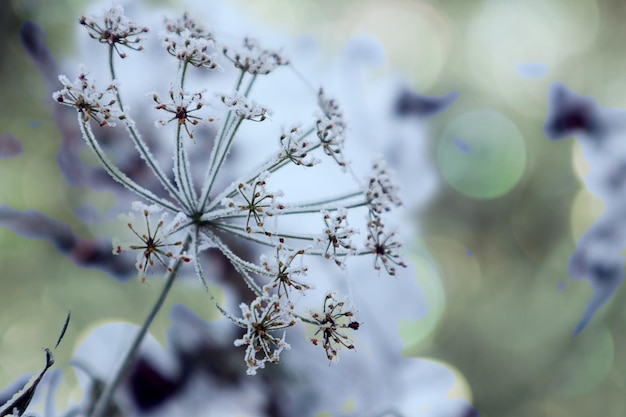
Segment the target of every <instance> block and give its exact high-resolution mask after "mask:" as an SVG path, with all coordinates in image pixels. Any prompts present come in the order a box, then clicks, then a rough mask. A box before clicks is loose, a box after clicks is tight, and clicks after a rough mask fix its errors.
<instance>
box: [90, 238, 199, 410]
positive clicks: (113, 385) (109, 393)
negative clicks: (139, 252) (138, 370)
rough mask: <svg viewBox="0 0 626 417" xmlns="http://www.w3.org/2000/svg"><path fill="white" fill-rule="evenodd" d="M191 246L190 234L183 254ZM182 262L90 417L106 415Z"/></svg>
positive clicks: (168, 279) (170, 276)
mask: <svg viewBox="0 0 626 417" xmlns="http://www.w3.org/2000/svg"><path fill="white" fill-rule="evenodd" d="M190 244H191V235H190V234H189V235H187V238H186V239H185V241H184V242H183V246H182V248H181V253H183V252H186V251H187V249H189V245H190ZM182 262H183V261H182V259H177V260H176V263H174V266H173V268H172V272H169V273H168V274H167V276H166V279H165V285H164V286H163V289H162V290H161V294H160V295H159V298H158V299H157V301H156V303H155V304H154V306H152V310H151V311H150V314H148V317H147V318H146V320H145V321H144V323H143V325H142V326H141V329H139V331H138V332H137V335H136V336H135V339H134V340H133V343H132V344H131V346H130V348H129V349H128V352H126V355H125V356H124V359H123V360H122V363H121V364H120V366H119V368H118V369H117V370H116V372H115V375H114V376H113V379H112V380H111V382H109V384H108V385H107V386H106V387H105V389H104V391H102V394H101V395H100V397H99V398H98V401H97V403H96V406H95V407H94V410H93V412H92V413H91V415H90V416H89V417H103V416H104V415H105V412H106V410H107V408H108V406H109V403H110V402H111V400H112V399H113V394H114V393H115V390H116V389H117V387H118V385H119V383H120V381H121V380H122V377H123V376H124V375H125V374H126V373H127V371H128V368H129V367H130V365H131V364H132V361H133V359H134V358H135V354H136V353H137V351H138V350H139V347H140V346H141V342H143V339H144V337H145V336H146V334H147V333H148V329H149V328H150V325H152V322H153V321H154V319H155V318H156V316H157V314H158V313H159V311H160V310H161V308H162V307H163V304H164V303H165V299H166V298H167V296H168V294H169V292H170V290H171V289H172V285H173V284H174V280H175V279H176V275H177V273H178V269H179V268H180V265H181V264H182Z"/></svg>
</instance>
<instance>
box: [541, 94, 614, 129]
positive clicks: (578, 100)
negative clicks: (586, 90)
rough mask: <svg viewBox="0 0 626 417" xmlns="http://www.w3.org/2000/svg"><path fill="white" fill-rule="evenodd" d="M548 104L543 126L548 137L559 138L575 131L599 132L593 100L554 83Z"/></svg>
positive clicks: (600, 126)
mask: <svg viewBox="0 0 626 417" xmlns="http://www.w3.org/2000/svg"><path fill="white" fill-rule="evenodd" d="M548 104H549V110H548V117H547V118H546V122H545V124H544V127H543V129H544V132H545V134H546V136H548V138H550V139H552V140H559V139H563V138H566V137H569V136H571V135H573V134H576V133H581V134H587V135H593V134H600V133H601V130H602V123H601V121H600V115H599V109H598V105H597V104H596V102H595V100H593V99H591V98H588V97H584V96H581V95H578V94H576V93H574V92H572V91H571V90H569V89H568V88H567V87H566V86H564V85H563V84H561V83H555V84H553V85H552V86H551V88H550V95H549V99H548Z"/></svg>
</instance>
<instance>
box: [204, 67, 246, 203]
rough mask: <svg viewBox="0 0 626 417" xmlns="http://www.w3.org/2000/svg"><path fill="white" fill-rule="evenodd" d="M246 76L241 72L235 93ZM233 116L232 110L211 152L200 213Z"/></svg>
mask: <svg viewBox="0 0 626 417" xmlns="http://www.w3.org/2000/svg"><path fill="white" fill-rule="evenodd" d="M244 75H246V72H245V71H241V74H239V77H238V78H237V81H236V82H235V91H239V89H240V88H241V83H242V81H243V77H244ZM232 114H233V111H232V110H229V111H228V113H226V120H224V124H223V125H222V129H221V131H220V134H219V137H218V138H217V140H216V141H215V143H214V144H213V150H212V151H211V155H210V156H209V164H208V167H207V171H206V175H205V178H204V187H203V188H202V191H201V193H200V204H199V206H198V210H199V211H204V208H205V206H206V203H207V202H208V200H209V194H210V192H211V187H212V186H213V181H214V180H215V176H216V175H217V171H216V170H215V169H214V168H215V161H216V160H217V156H218V155H219V151H220V149H221V148H222V142H223V141H224V136H225V135H226V133H227V132H228V131H229V130H230V127H231V120H230V118H231V116H232Z"/></svg>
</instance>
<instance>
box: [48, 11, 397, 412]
mask: <svg viewBox="0 0 626 417" xmlns="http://www.w3.org/2000/svg"><path fill="white" fill-rule="evenodd" d="M80 23H81V24H82V25H83V26H85V27H86V29H87V31H88V33H89V36H90V37H91V38H93V39H95V40H97V41H99V42H100V43H102V44H105V46H106V47H107V48H108V64H109V79H107V80H104V81H102V80H99V81H97V80H95V79H93V77H92V76H91V75H90V73H89V69H88V68H84V69H81V71H80V73H79V75H78V77H77V78H76V80H75V81H70V80H69V78H68V77H66V76H60V77H59V80H60V82H61V84H62V89H60V90H58V91H56V92H55V93H54V94H53V98H54V100H56V101H57V102H58V103H60V104H62V105H65V106H70V107H72V108H74V109H76V114H77V123H78V125H79V127H80V131H81V133H82V136H83V138H84V140H85V142H86V143H87V145H88V147H89V148H90V149H91V150H92V151H93V153H94V154H95V156H96V157H97V159H98V161H99V162H100V164H101V165H102V167H103V168H104V169H105V170H106V172H107V173H108V175H109V176H110V177H111V178H113V179H114V180H115V181H117V182H118V183H119V184H121V185H122V186H124V187H125V188H126V189H127V190H129V191H130V192H132V193H133V194H134V195H135V196H136V199H137V201H136V202H134V203H133V204H132V209H133V211H135V212H138V213H139V215H140V217H141V218H142V219H141V220H140V221H136V220H135V219H134V218H133V217H128V218H125V219H124V221H125V223H126V224H127V226H128V228H129V230H130V233H129V235H130V236H131V240H130V241H128V242H123V241H121V240H118V239H116V240H115V241H114V242H113V253H114V254H120V253H122V252H126V251H131V252H136V256H137V258H136V267H137V270H138V272H139V276H140V277H141V279H142V281H145V280H146V279H147V276H148V272H150V271H151V270H152V269H156V268H163V269H164V270H165V272H166V283H165V285H164V288H163V291H162V294H161V297H160V299H159V301H158V302H157V304H156V305H155V306H154V307H153V310H152V311H151V313H150V315H149V317H148V318H147V319H146V321H145V323H144V325H143V327H142V328H141V330H140V331H139V333H138V335H137V337H136V340H135V341H134V342H133V345H132V347H131V349H130V351H129V352H128V354H127V355H126V357H125V358H124V360H123V362H122V364H121V365H120V367H119V369H118V370H117V371H116V374H115V377H114V378H113V379H112V381H111V382H110V383H109V384H108V385H107V387H106V389H105V391H104V393H103V394H102V396H101V397H100V400H99V402H98V405H97V407H96V408H95V410H94V412H93V414H92V415H97V416H99V415H102V413H103V412H104V410H105V409H106V407H107V404H108V403H109V401H110V399H111V396H112V394H113V391H114V390H115V388H116V385H117V384H118V383H119V380H120V378H121V375H122V374H123V373H124V371H125V370H126V368H127V367H128V365H129V363H130V360H131V358H132V357H133V355H134V353H135V351H136V349H137V348H138V346H139V344H140V342H141V340H142V339H143V337H144V336H145V334H146V333H147V330H148V328H149V326H150V324H151V322H152V320H153V319H154V317H155V316H156V314H157V313H158V311H159V310H160V308H161V306H162V305H163V302H164V300H165V298H166V296H167V294H168V291H169V290H170V288H171V287H172V284H173V282H174V280H175V279H176V277H177V276H179V275H180V274H181V273H184V272H185V270H188V271H190V272H191V271H193V273H194V274H195V275H196V276H197V277H198V279H199V280H200V282H201V283H202V285H203V286H204V288H205V290H206V291H207V292H208V294H209V297H210V299H211V300H212V301H213V302H214V303H215V305H216V307H217V309H218V310H219V311H220V312H221V313H222V315H223V316H224V317H226V318H227V319H229V320H230V321H231V322H232V323H233V324H234V325H236V326H239V327H241V328H242V336H241V337H240V338H238V339H237V340H235V341H234V344H235V346H241V347H245V352H244V359H245V363H246V365H247V373H248V374H251V375H252V374H255V373H256V372H257V371H258V370H259V369H261V368H264V367H265V365H266V364H267V363H268V362H269V363H277V362H279V361H280V355H281V353H282V352H283V350H286V349H289V348H290V345H289V342H288V337H287V330H289V329H290V328H291V327H293V326H295V325H296V324H298V323H304V324H306V325H308V326H311V327H312V329H311V335H312V336H311V342H312V343H313V344H314V345H318V346H320V347H321V348H323V349H324V351H325V353H326V356H327V357H328V359H330V360H332V361H336V360H337V358H338V351H339V350H340V349H341V348H346V349H353V348H354V343H353V341H352V339H351V338H352V333H353V332H354V331H356V330H358V329H359V327H360V325H361V324H360V323H359V322H358V321H357V319H356V310H355V308H354V307H353V306H352V304H351V303H350V301H349V300H347V299H345V298H344V297H341V298H339V299H338V298H335V297H336V296H335V294H334V293H333V292H332V290H331V289H328V290H327V291H324V292H323V294H324V295H323V299H321V300H319V302H314V303H312V304H313V305H319V306H322V309H321V310H319V311H316V310H312V309H310V308H299V305H298V302H299V301H300V300H301V299H302V298H304V297H308V296H309V294H311V295H312V296H315V295H318V294H317V293H315V292H313V291H312V288H313V287H314V286H315V284H316V274H323V273H327V272H323V271H321V270H320V271H317V270H315V269H314V268H313V267H310V266H309V265H307V264H308V263H309V262H310V260H312V258H314V257H318V258H321V259H328V260H329V263H330V264H331V265H332V264H336V265H337V266H339V267H340V268H341V269H343V268H346V260H347V259H348V258H350V257H353V256H370V257H372V273H377V272H376V270H384V271H385V272H386V273H388V274H389V275H395V274H396V271H397V268H398V267H403V266H405V263H404V261H403V259H402V256H401V253H400V250H401V244H400V243H399V242H398V241H397V240H396V234H395V233H394V232H393V231H389V227H388V226H387V225H386V223H385V217H386V215H387V214H388V212H389V211H390V210H392V209H394V208H395V207H397V206H399V205H400V200H399V197H398V195H397V187H395V186H394V185H393V183H392V181H391V179H390V174H389V170H388V169H387V166H386V164H385V162H384V161H382V160H380V159H379V160H376V161H375V162H374V164H373V166H372V172H371V174H370V175H369V176H368V177H367V178H359V177H358V176H357V175H356V174H354V173H353V171H352V170H351V167H350V163H349V159H348V158H347V155H346V154H345V149H344V142H345V141H346V140H347V134H348V132H349V123H348V121H346V120H345V117H344V113H343V111H342V108H341V105H340V103H338V102H337V100H335V99H333V98H331V97H329V96H328V95H327V93H326V91H325V90H323V89H322V88H320V89H319V90H318V91H317V92H316V93H312V94H317V97H316V99H317V110H315V111H314V112H312V115H311V116H310V117H309V119H308V120H307V119H306V117H307V116H308V115H307V114H304V115H303V119H304V120H294V121H293V122H292V124H290V125H289V126H286V127H285V126H283V127H281V129H279V130H278V131H276V132H275V134H274V136H273V137H267V133H266V132H267V130H261V129H259V132H260V133H258V134H256V135H255V134H254V133H252V134H247V135H242V134H241V132H242V130H243V129H244V127H248V126H253V127H254V126H260V124H263V123H266V122H267V121H268V120H269V119H271V118H272V117H273V112H272V110H271V109H270V108H269V107H268V106H266V105H264V104H261V103H258V102H256V101H255V99H254V94H253V90H254V89H253V87H255V86H256V85H257V84H260V83H263V80H264V78H265V77H274V76H280V72H281V71H287V70H289V67H290V65H291V64H290V62H289V60H288V59H287V58H286V57H285V56H284V54H283V53H282V52H281V51H276V50H271V49H266V48H264V47H263V46H262V45H260V43H259V42H258V41H256V40H254V39H252V38H245V39H244V40H243V43H242V45H241V46H239V47H235V46H232V45H225V44H222V41H221V40H220V38H219V36H218V35H217V34H214V33H212V32H210V31H209V30H207V29H205V28H203V27H202V25H200V24H199V23H197V22H195V21H194V20H193V19H192V18H190V17H189V16H188V15H183V16H182V17H181V18H180V19H177V20H166V21H165V25H164V29H163V31H162V32H161V34H160V38H161V40H162V45H163V47H164V48H165V50H166V51H167V53H168V54H169V55H170V56H171V57H172V59H174V60H176V61H177V62H178V65H177V68H178V70H177V73H176V74H174V76H173V77H172V78H173V79H163V80H162V82H163V85H158V86H154V88H155V89H162V90H166V91H167V94H166V95H161V94H159V93H156V92H146V94H147V97H146V99H145V100H146V106H152V107H153V108H154V109H155V110H156V111H158V112H159V113H160V116H159V117H158V118H157V119H156V120H155V122H154V125H155V126H156V127H157V128H160V129H161V130H166V133H171V138H170V139H169V142H165V143H159V146H158V149H157V151H158V152H157V151H155V152H154V153H153V152H152V151H151V148H150V146H149V144H148V141H147V140H144V139H143V136H142V134H141V133H140V130H139V128H138V125H139V123H136V119H135V118H134V117H135V115H134V114H133V112H131V111H130V109H129V107H128V106H127V104H126V97H125V96H124V94H123V92H124V91H125V87H126V86H125V85H123V84H122V83H121V82H120V80H119V79H118V76H117V74H116V70H115V68H116V61H117V60H118V59H135V56H134V54H132V53H131V52H133V51H141V50H142V49H143V44H142V42H143V41H144V39H143V38H144V36H147V35H146V34H148V33H149V29H148V28H147V27H144V26H141V25H138V24H136V23H134V22H132V21H131V20H130V19H129V18H127V17H126V16H125V14H124V10H123V8H122V7H121V6H119V5H114V6H112V7H111V8H110V10H108V11H107V12H106V13H105V14H104V16H103V17H100V18H91V17H82V18H81V19H80ZM129 50H130V51H129ZM194 67H195V68H194ZM192 71H205V72H208V73H209V75H208V76H207V78H206V79H207V80H211V78H210V77H211V73H214V72H220V74H225V73H226V74H231V73H232V74H233V77H232V86H228V87H227V86H224V85H222V84H220V85H219V86H215V85H214V84H212V83H211V82H207V83H206V88H205V89H202V90H196V89H193V88H192V87H190V86H189V83H188V82H187V80H188V78H189V74H190V73H191V72H192ZM141 75H142V74H136V76H137V77H141ZM229 88H230V90H228V91H226V92H224V91H223V90H224V89H229ZM312 110H313V109H312ZM143 114H145V113H143ZM143 114H142V116H141V117H144V116H143ZM120 126H121V128H120ZM213 126H217V128H216V129H214V128H213ZM110 129H112V130H113V132H114V133H113V135H114V137H115V140H116V141H117V142H118V143H124V145H123V146H124V147H125V148H126V149H125V151H124V152H126V153H135V154H137V155H138V156H139V157H140V159H141V161H142V163H143V164H145V168H146V169H147V171H148V172H149V173H150V174H151V177H152V178H153V179H152V180H150V181H146V180H145V178H143V177H136V176H134V175H133V173H131V172H126V170H125V169H124V167H123V166H122V165H120V164H119V163H117V162H116V157H115V156H113V155H111V154H110V152H108V151H107V147H106V145H105V144H104V141H103V139H102V138H103V137H105V136H107V135H108V136H110V135H111V134H110V133H107V130H110ZM250 131H252V130H248V132H250ZM251 136H252V137H251ZM250 140H254V141H256V142H263V146H262V148H261V149H264V150H266V156H265V159H264V161H262V162H260V163H259V164H258V165H256V166H253V167H250V166H247V165H245V164H241V163H238V164H237V165H236V166H229V163H230V165H233V163H232V153H231V150H232V149H233V146H234V145H236V146H241V147H245V146H246V141H250ZM122 141H126V142H122ZM198 142H204V143H207V142H208V143H210V144H211V147H210V149H211V150H210V152H206V153H201V154H199V153H198V150H197V149H198V148H200V147H199V146H196V145H197V144H198ZM255 146H256V147H257V148H258V145H257V144H255ZM163 152H171V154H170V156H171V158H163V155H162V153H163ZM333 165H335V167H332V166H333ZM329 166H331V168H332V169H336V167H338V168H339V169H338V170H337V172H338V173H339V174H340V175H343V176H346V177H348V178H350V179H352V180H353V186H352V188H351V189H348V190H346V191H342V190H340V189H338V187H336V186H334V185H333V184H327V183H326V182H324V181H325V180H324V178H327V177H325V176H324V172H325V170H327V169H329ZM289 169H291V170H294V169H295V170H298V171H299V173H298V175H302V176H310V177H316V176H320V178H321V181H322V184H320V185H319V187H318V190H317V191H319V190H322V191H324V192H325V195H324V196H322V197H320V198H311V199H310V200H308V201H295V200H294V199H292V198H290V196H289V193H283V192H282V191H281V190H280V189H278V187H277V186H276V185H275V183H276V182H277V181H275V178H276V177H277V175H278V174H277V173H278V172H281V174H282V173H283V172H284V171H285V170H289ZM233 172H236V173H237V175H238V178H236V179H235V180H232V177H231V176H230V175H231V173H233ZM290 172H296V171H290ZM146 184H149V185H146ZM314 194H316V193H312V195H314ZM298 217H300V218H301V220H298V221H294V218H298ZM170 218H171V220H170ZM355 223H356V224H358V223H362V224H363V225H364V227H365V228H366V230H359V229H358V228H357V227H353V226H352V224H355ZM316 225H317V226H316ZM315 229H317V230H318V232H317V233H315ZM359 237H361V242H360V243H359V242H358V238H359ZM238 241H239V242H241V244H239V243H237V242H238ZM250 243H252V244H254V245H255V246H257V248H259V250H260V251H261V252H262V253H264V254H263V255H262V256H261V257H260V259H259V260H258V261H255V260H252V259H249V257H248V256H246V255H245V254H244V252H243V251H242V250H241V247H242V245H244V244H250ZM209 248H211V249H216V250H218V251H220V252H221V253H222V255H223V256H224V257H225V258H226V259H227V260H228V261H229V262H230V264H231V265H232V266H233V268H234V269H235V270H236V271H237V273H238V274H239V276H240V277H241V279H242V280H243V282H244V283H245V285H246V286H247V287H248V288H249V297H247V299H248V300H251V301H247V302H243V303H241V305H240V313H237V312H234V311H232V310H233V309H232V306H227V305H222V303H221V302H220V301H219V298H218V297H217V296H215V295H214V294H213V292H212V290H211V285H209V280H210V277H209V276H208V274H207V272H206V271H205V267H204V266H203V263H202V262H201V253H202V252H203V251H205V250H207V249H209ZM313 263H315V262H313ZM184 264H191V266H190V267H186V266H184ZM315 264H316V265H317V264H318V263H315ZM192 268H193V269H192Z"/></svg>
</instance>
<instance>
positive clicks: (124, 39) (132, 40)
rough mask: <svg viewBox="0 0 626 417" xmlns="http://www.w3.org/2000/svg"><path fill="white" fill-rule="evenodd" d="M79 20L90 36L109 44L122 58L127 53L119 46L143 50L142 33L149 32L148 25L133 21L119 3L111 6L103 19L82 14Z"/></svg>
mask: <svg viewBox="0 0 626 417" xmlns="http://www.w3.org/2000/svg"><path fill="white" fill-rule="evenodd" d="M79 22H80V24H81V25H83V26H85V27H86V28H87V32H88V33H89V36H91V37H92V38H93V39H96V40H98V41H99V42H101V43H105V44H107V45H109V46H110V47H111V48H113V49H114V50H115V52H117V54H118V55H119V56H120V58H126V53H125V52H123V51H121V50H120V49H119V46H124V47H126V48H130V49H133V50H135V51H141V50H142V49H143V46H142V45H141V41H142V40H143V37H142V36H140V35H141V34H143V33H146V32H148V28H147V27H146V26H139V25H137V24H136V23H134V22H131V21H130V20H129V19H128V18H127V17H126V15H125V14H124V8H123V7H122V6H120V5H119V4H114V5H113V6H111V8H110V9H109V10H108V11H107V12H106V13H105V14H104V16H102V20H100V19H94V18H91V17H86V16H82V17H81V18H80V21H79Z"/></svg>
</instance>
